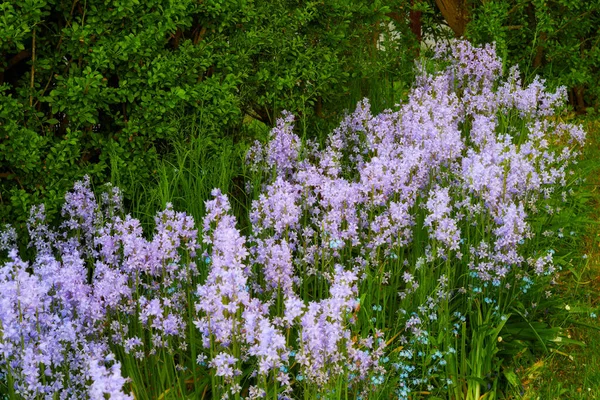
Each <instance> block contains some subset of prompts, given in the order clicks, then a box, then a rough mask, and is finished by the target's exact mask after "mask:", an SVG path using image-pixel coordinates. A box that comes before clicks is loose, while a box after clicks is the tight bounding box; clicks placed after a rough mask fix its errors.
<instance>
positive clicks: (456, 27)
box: [435, 0, 469, 36]
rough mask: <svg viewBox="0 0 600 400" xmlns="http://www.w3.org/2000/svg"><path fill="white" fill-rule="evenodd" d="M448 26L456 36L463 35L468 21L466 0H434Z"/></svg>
mask: <svg viewBox="0 0 600 400" xmlns="http://www.w3.org/2000/svg"><path fill="white" fill-rule="evenodd" d="M435 3H436V4H437V6H438V8H439V9H440V11H441V13H442V15H443V16H444V19H445V20H446V22H447V23H448V26H450V28H451V29H452V30H453V31H454V34H455V35H456V36H463V35H464V34H465V28H466V27H467V23H468V22H469V7H468V4H467V3H468V0H435Z"/></svg>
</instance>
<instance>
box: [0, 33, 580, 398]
mask: <svg viewBox="0 0 600 400" xmlns="http://www.w3.org/2000/svg"><path fill="white" fill-rule="evenodd" d="M417 68H418V69H419V71H420V72H419V74H418V77H417V80H416V82H415V84H414V86H413V88H412V90H411V91H410V93H409V95H408V99H407V100H406V101H405V102H403V103H402V104H400V105H398V106H397V109H396V110H395V111H385V112H383V113H381V114H378V115H372V114H371V112H370V106H369V102H368V101H367V100H364V101H362V102H361V103H359V104H358V106H357V108H356V110H355V111H354V112H353V113H351V114H349V115H347V116H346V117H345V119H344V120H343V121H342V122H341V124H340V125H339V127H338V128H337V129H335V130H334V131H333V132H332V133H331V134H330V135H329V137H328V138H327V141H326V143H325V144H324V145H322V146H321V145H319V144H318V143H316V142H312V141H310V140H301V139H300V137H299V136H297V134H296V133H295V131H294V116H293V115H291V114H289V113H284V114H283V116H282V118H280V119H279V120H278V122H277V125H276V127H275V128H274V129H273V130H272V131H271V136H270V140H269V141H268V142H266V143H256V145H255V146H254V147H253V148H252V149H251V151H250V152H249V154H248V159H247V162H248V164H247V171H248V176H249V179H248V182H247V190H248V191H249V192H250V193H253V194H254V195H255V200H254V201H253V203H252V207H251V209H250V210H249V211H248V213H249V214H248V216H249V221H250V228H249V229H248V232H247V233H242V231H241V230H240V229H239V228H238V226H237V224H236V218H235V217H234V216H233V214H232V212H231V205H230V201H231V199H230V198H228V197H227V196H226V195H224V194H223V193H221V191H220V190H218V189H215V190H214V191H213V193H212V198H211V199H210V200H209V201H207V203H206V215H205V217H204V219H203V221H201V224H200V225H199V226H200V227H199V228H197V225H196V223H195V221H194V220H193V219H192V218H191V217H189V216H188V215H186V214H185V213H184V212H180V211H175V210H173V208H172V207H171V206H168V207H167V208H166V209H165V210H164V211H161V212H159V213H158V214H157V215H156V218H155V222H156V227H155V231H154V233H153V234H152V235H150V234H149V233H147V234H146V235H144V232H143V231H142V229H141V225H140V222H139V221H137V220H136V219H134V218H132V217H131V216H128V215H124V213H123V211H122V205H121V196H120V193H119V190H118V189H117V188H113V187H107V188H105V190H104V191H103V193H102V194H101V195H100V196H99V197H96V196H95V195H94V194H93V192H92V190H91V188H90V183H89V180H83V181H81V182H77V183H76V184H75V187H74V189H73V190H72V191H71V192H70V193H68V194H67V196H66V199H65V205H64V207H63V211H62V215H63V218H64V222H63V223H62V224H60V225H59V226H49V225H48V224H47V223H46V221H45V217H44V207H43V206H39V207H35V208H34V209H33V210H32V212H31V218H30V220H29V224H28V228H29V243H30V244H29V247H30V249H29V250H27V252H28V253H32V254H33V256H32V257H31V258H30V259H28V258H27V257H25V256H24V255H21V254H20V253H19V251H18V250H17V248H16V245H15V243H16V240H15V234H14V231H12V230H11V228H10V227H8V228H7V229H6V230H5V231H4V232H3V233H2V235H1V236H0V247H1V249H2V250H3V251H4V252H5V253H6V255H7V256H8V257H7V259H6V261H5V262H4V263H3V264H2V265H1V266H0V305H1V307H0V382H1V383H0V390H2V391H4V393H5V394H6V395H7V396H8V397H9V398H31V399H35V398H69V399H86V398H89V399H104V398H107V397H108V398H110V399H134V398H135V399H180V398H206V399H208V398H212V399H242V398H243V399H296V398H303V399H318V398H319V399H350V398H352V399H377V398H386V399H387V398H397V399H409V398H410V399H416V398H430V399H434V398H455V399H480V398H481V397H482V396H483V395H487V397H486V398H488V399H493V398H495V397H496V396H497V394H498V393H499V392H500V391H501V390H502V386H503V385H506V384H507V382H506V380H507V379H509V378H506V376H505V375H503V374H502V363H503V362H505V357H503V354H510V351H509V348H508V347H506V346H510V344H511V340H512V339H511V338H513V339H514V338H516V337H518V335H519V332H520V331H519V329H518V327H519V326H521V325H522V324H524V323H525V324H527V323H529V322H530V321H529V319H528V315H529V313H530V312H531V310H530V309H529V308H528V307H529V306H527V305H525V304H530V302H525V301H523V299H524V298H527V299H529V300H532V299H533V300H532V301H536V299H537V298H539V299H543V298H545V297H550V296H552V285H551V284H552V282H553V280H554V279H555V277H556V273H557V272H558V269H559V267H558V266H557V265H555V262H554V257H553V253H554V251H553V249H552V248H551V247H547V246H546V244H548V243H549V241H548V240H547V237H546V236H544V235H542V233H543V232H544V231H545V230H546V224H548V221H550V220H551V217H552V215H554V214H556V213H559V212H560V208H561V204H562V203H563V202H564V201H566V199H567V198H568V197H569V196H570V195H571V193H569V189H568V188H569V185H570V182H571V181H572V179H574V177H573V166H574V164H575V163H576V161H577V156H578V149H579V148H580V147H581V146H582V145H583V144H584V139H585V133H584V131H583V130H582V128H581V127H579V126H575V125H571V124H567V123H564V122H562V121H561V120H560V118H556V115H557V111H558V110H560V107H562V106H563V103H564V101H565V96H566V94H565V91H564V89H562V88H560V89H558V90H557V91H556V92H555V93H551V92H549V91H548V90H546V88H545V87H544V83H543V82H542V81H541V80H534V81H533V83H531V84H530V85H527V86H524V85H523V84H522V83H521V78H520V76H519V71H518V69H517V68H513V69H511V70H510V71H509V72H508V73H507V74H506V76H503V74H502V63H501V60H500V59H499V58H498V56H497V55H496V53H495V50H494V47H493V46H485V47H481V48H477V47H473V46H471V45H470V44H469V43H468V42H465V41H455V42H452V43H451V44H450V45H447V46H441V47H440V48H439V49H438V50H437V52H436V58H435V60H433V62H432V63H431V65H430V64H429V63H427V64H425V63H424V64H421V65H419V66H417ZM199 222H200V221H199ZM536 296H537V297H536ZM540 301H541V300H540ZM552 332H553V335H552V336H551V337H549V338H548V339H547V342H548V344H547V345H548V346H549V345H551V343H550V342H551V341H552V340H555V339H557V337H559V336H558V335H559V333H558V332H555V331H552ZM540 340H542V341H544V340H546V339H545V338H540Z"/></svg>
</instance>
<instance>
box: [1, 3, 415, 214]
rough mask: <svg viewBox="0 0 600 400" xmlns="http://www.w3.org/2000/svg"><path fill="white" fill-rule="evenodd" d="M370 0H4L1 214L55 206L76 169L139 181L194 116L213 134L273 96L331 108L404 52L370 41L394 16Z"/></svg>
mask: <svg viewBox="0 0 600 400" xmlns="http://www.w3.org/2000/svg"><path fill="white" fill-rule="evenodd" d="M380 3H381V2H370V1H356V2H346V1H341V0H340V1H327V2H318V1H303V2H291V1H285V0H280V1H260V0H257V1H252V0H249V1H248V0H236V1H227V2H224V1H219V0H210V1H196V0H181V1H175V2H173V1H167V0H106V1H105V0H87V1H85V2H82V1H78V0H8V1H4V2H2V4H0V52H1V56H0V130H1V137H0V196H1V198H0V204H1V206H0V218H1V219H2V220H10V221H11V222H14V221H15V219H18V220H20V221H24V220H25V219H26V216H27V213H28V211H27V210H29V208H30V206H31V204H32V203H33V204H35V203H38V202H40V201H41V200H42V199H43V200H44V201H45V202H46V204H47V206H48V213H49V214H50V216H51V215H52V214H55V213H56V212H57V209H58V208H57V205H58V203H59V201H60V199H61V198H62V196H63V194H64V192H65V190H66V189H68V188H69V187H70V186H71V185H72V182H73V181H74V180H76V179H79V178H80V177H82V176H83V175H84V174H88V175H90V176H91V177H92V179H93V180H94V181H97V182H99V181H105V180H107V179H108V178H109V177H110V174H111V172H113V173H114V171H116V170H121V171H127V172H128V174H127V176H129V177H130V178H129V179H130V180H135V181H136V182H138V183H144V182H149V180H151V179H152V174H153V171H154V169H155V166H156V162H157V160H158V159H159V157H160V155H161V154H162V153H165V152H168V151H169V150H170V148H171V141H172V139H173V138H174V137H175V136H177V135H179V132H181V131H182V129H181V127H182V125H185V124H189V123H190V122H189V121H190V120H191V119H193V120H194V121H195V123H196V124H197V126H199V127H200V128H199V129H200V130H201V132H202V134H204V135H222V134H224V133H227V134H233V133H235V132H237V131H239V127H240V126H241V124H242V122H243V120H244V117H245V116H251V117H253V118H255V119H258V120H260V121H262V122H265V123H266V124H268V125H272V122H273V121H274V119H275V118H276V117H277V116H278V115H279V113H280V112H281V110H283V109H287V110H290V111H291V112H294V113H296V114H297V115H300V116H302V117H303V118H304V119H305V121H308V122H307V123H313V122H311V121H315V120H319V119H322V118H323V117H328V116H331V115H338V114H339V113H340V112H341V111H342V110H343V108H344V107H348V101H347V100H345V98H346V96H347V95H348V93H349V91H350V90H351V88H350V85H351V82H354V81H357V80H358V81H360V80H361V79H363V78H365V77H374V76H380V75H381V74H383V73H386V71H387V72H390V71H391V73H396V74H397V71H398V70H399V68H398V62H400V61H399V60H403V59H406V60H408V59H409V58H410V57H412V55H411V54H409V53H408V52H406V51H400V49H398V48H393V47H392V46H391V45H388V47H387V48H388V49H389V50H391V51H389V52H387V54H388V55H387V56H386V55H385V54H381V53H383V52H376V51H375V49H376V48H377V46H378V44H377V43H378V40H379V37H380V34H381V33H382V32H384V31H387V30H386V29H382V26H383V25H381V24H380V22H381V21H384V23H387V22H386V21H389V20H390V19H389V18H388V17H386V14H387V13H389V12H390V7H384V6H383V5H382V4H380ZM386 3H389V2H386ZM399 3H405V2H404V1H399ZM396 9H398V8H397V7H396ZM404 10H405V11H406V10H408V8H406V7H405V8H404ZM397 29H398V30H399V31H402V30H403V29H405V27H403V26H400V25H398V27H397ZM405 37H407V38H409V37H410V36H409V35H405ZM407 43H408V42H407ZM376 53H379V55H377V54H376ZM392 55H393V57H392ZM386 57H387V58H386ZM394 63H395V64H394ZM121 185H123V186H125V187H127V186H128V183H127V182H121Z"/></svg>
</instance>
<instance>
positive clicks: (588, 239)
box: [511, 117, 600, 400]
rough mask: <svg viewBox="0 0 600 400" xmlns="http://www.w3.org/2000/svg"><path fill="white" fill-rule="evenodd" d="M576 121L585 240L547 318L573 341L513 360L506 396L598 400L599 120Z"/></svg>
mask: <svg viewBox="0 0 600 400" xmlns="http://www.w3.org/2000/svg"><path fill="white" fill-rule="evenodd" d="M581 123H582V124H583V125H584V128H585V130H586V132H587V133H588V145H587V147H586V151H585V152H584V154H583V156H582V161H581V170H582V171H585V177H586V181H585V182H583V183H582V185H581V186H580V192H579V194H578V196H579V197H580V200H582V201H584V202H585V205H584V206H583V205H582V207H580V208H579V211H580V212H583V213H585V214H587V215H581V216H580V217H581V219H582V220H584V221H586V222H587V226H586V227H585V229H584V233H585V236H584V237H582V238H581V239H578V240H577V239H575V240H574V241H573V243H572V245H571V249H570V250H571V253H570V257H569V258H568V262H567V264H566V267H567V268H564V269H563V272H562V273H561V278H560V281H559V282H558V290H557V293H556V295H555V296H556V297H557V300H558V302H557V303H556V304H557V305H558V304H560V308H557V309H555V310H553V312H552V315H550V316H549V320H550V321H551V323H552V325H554V326H560V327H561V328H562V329H563V333H564V335H566V337H567V338H568V339H571V340H573V341H574V342H573V343H566V344H564V345H562V346H559V347H558V348H557V349H555V350H553V351H552V352H551V353H550V354H549V355H545V356H543V357H541V358H540V357H539V356H538V358H537V360H535V362H534V363H533V364H530V365H527V364H528V362H530V361H531V358H530V357H526V356H525V355H523V354H521V355H520V356H521V359H519V358H518V357H517V358H516V359H515V361H516V363H517V364H518V363H521V364H522V366H521V367H519V368H517V369H516V372H517V375H518V376H519V378H520V380H521V382H520V383H521V387H520V388H518V389H517V390H515V391H514V393H512V396H511V397H512V398H523V399H531V400H538V399H539V400H554V399H600V318H599V317H600V190H599V187H600V186H599V185H600V175H598V172H599V171H600V118H597V117H588V118H586V119H584V120H582V121H581ZM575 341H576V342H580V344H577V343H575ZM529 356H531V355H529Z"/></svg>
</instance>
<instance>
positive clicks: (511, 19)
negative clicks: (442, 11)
mask: <svg viewBox="0 0 600 400" xmlns="http://www.w3.org/2000/svg"><path fill="white" fill-rule="evenodd" d="M472 4H473V7H472V10H471V22H470V23H469V25H468V27H467V33H466V37H467V38H469V39H470V40H472V41H473V42H474V43H489V42H492V41H494V42H496V46H497V48H498V52H499V54H500V55H501V56H502V58H503V60H505V62H506V64H507V65H516V64H519V65H521V66H523V67H526V68H525V73H526V75H530V76H533V74H538V75H540V76H542V77H543V78H545V79H546V80H547V82H548V84H549V85H550V86H551V87H556V86H559V85H564V86H566V87H567V88H569V99H570V102H571V104H572V105H573V106H575V108H576V109H577V110H578V111H579V112H585V111H586V108H588V107H595V108H596V109H598V108H599V103H598V101H599V99H600V89H599V88H598V85H597V84H596V80H597V77H598V75H599V74H600V67H599V66H600V32H599V31H598V26H600V2H599V1H597V0H593V1H581V0H565V1H538V0H505V1H488V2H481V3H479V2H473V3H472Z"/></svg>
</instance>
